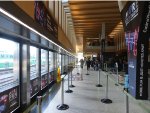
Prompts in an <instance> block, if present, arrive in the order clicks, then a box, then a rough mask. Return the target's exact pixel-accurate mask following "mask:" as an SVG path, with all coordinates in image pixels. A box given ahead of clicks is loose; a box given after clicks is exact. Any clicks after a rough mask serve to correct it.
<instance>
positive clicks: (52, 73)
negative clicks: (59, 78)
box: [49, 72, 54, 83]
mask: <svg viewBox="0 0 150 113" xmlns="http://www.w3.org/2000/svg"><path fill="white" fill-rule="evenodd" d="M53 80H54V72H50V73H49V83H51V82H52V81H53Z"/></svg>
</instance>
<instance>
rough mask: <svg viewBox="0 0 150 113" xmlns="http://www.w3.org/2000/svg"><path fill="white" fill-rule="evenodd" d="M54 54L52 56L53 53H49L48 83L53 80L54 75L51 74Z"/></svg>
mask: <svg viewBox="0 0 150 113" xmlns="http://www.w3.org/2000/svg"><path fill="white" fill-rule="evenodd" d="M53 56H54V54H53V52H50V51H49V71H50V73H49V83H50V82H51V81H52V80H53V79H54V73H53V71H54V59H53V58H54V57H53Z"/></svg>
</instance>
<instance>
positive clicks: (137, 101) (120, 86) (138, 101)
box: [102, 71, 150, 113]
mask: <svg viewBox="0 0 150 113" xmlns="http://www.w3.org/2000/svg"><path fill="white" fill-rule="evenodd" d="M102 72H103V73H105V74H106V73H107V74H108V75H109V76H108V78H109V79H110V80H111V81H113V82H114V83H116V81H115V79H113V77H110V76H111V75H112V74H110V73H108V72H104V71H102ZM118 85H119V86H118V87H117V88H119V89H123V88H124V87H123V86H122V85H120V84H118ZM122 91H123V93H124V94H125V95H127V96H128V97H129V98H131V99H132V100H133V101H134V102H135V103H136V104H137V105H139V106H140V107H141V108H142V109H143V110H144V111H145V112H147V113H150V107H149V108H148V107H145V105H144V103H143V100H137V99H135V98H134V97H133V96H131V95H130V94H129V93H128V92H126V91H125V90H122ZM144 101H150V100H144Z"/></svg>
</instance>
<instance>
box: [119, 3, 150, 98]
mask: <svg viewBox="0 0 150 113" xmlns="http://www.w3.org/2000/svg"><path fill="white" fill-rule="evenodd" d="M121 14H122V20H123V26H124V31H125V41H126V46H127V50H128V74H129V93H130V94H131V95H132V96H134V97H135V98H136V99H147V90H148V89H147V80H148V78H147V77H148V74H147V66H148V65H147V59H148V58H147V56H148V54H147V52H148V43H147V42H148V38H149V36H150V35H149V34H148V32H147V31H148V30H149V17H150V2H140V1H132V2H128V3H127V4H126V6H125V8H124V9H123V10H122V12H121Z"/></svg>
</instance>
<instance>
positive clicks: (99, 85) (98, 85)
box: [96, 69, 103, 87]
mask: <svg viewBox="0 0 150 113" xmlns="http://www.w3.org/2000/svg"><path fill="white" fill-rule="evenodd" d="M98 73H99V74H98V84H97V85H96V87H103V86H102V85H101V84H100V69H99V71H98Z"/></svg>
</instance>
